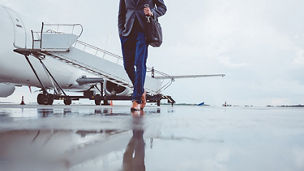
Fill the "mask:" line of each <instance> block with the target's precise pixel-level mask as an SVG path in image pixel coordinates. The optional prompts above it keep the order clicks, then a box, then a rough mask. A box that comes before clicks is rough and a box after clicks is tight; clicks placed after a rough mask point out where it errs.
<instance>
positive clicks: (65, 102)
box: [63, 98, 72, 106]
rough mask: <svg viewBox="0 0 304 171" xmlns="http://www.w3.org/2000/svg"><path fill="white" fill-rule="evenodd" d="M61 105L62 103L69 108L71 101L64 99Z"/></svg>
mask: <svg viewBox="0 0 304 171" xmlns="http://www.w3.org/2000/svg"><path fill="white" fill-rule="evenodd" d="M63 103H64V104H65V105H67V106H69V105H71V104H72V100H71V99H69V98H67V99H64V100H63Z"/></svg>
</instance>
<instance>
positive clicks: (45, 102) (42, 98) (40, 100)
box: [37, 94, 49, 105]
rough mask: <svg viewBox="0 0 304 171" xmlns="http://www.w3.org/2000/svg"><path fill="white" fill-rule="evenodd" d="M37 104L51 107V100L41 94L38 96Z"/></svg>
mask: <svg viewBox="0 0 304 171" xmlns="http://www.w3.org/2000/svg"><path fill="white" fill-rule="evenodd" d="M37 103H38V104H39V105H49V98H48V95H46V94H39V95H38V96H37Z"/></svg>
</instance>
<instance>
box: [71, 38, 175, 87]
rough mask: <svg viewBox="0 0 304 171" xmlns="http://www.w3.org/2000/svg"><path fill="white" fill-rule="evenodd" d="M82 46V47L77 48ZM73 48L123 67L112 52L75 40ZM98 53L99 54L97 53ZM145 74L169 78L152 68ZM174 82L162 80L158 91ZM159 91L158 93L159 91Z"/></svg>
mask: <svg viewBox="0 0 304 171" xmlns="http://www.w3.org/2000/svg"><path fill="white" fill-rule="evenodd" d="M79 45H80V46H82V47H79ZM73 47H74V48H77V49H80V50H83V51H85V52H87V53H89V54H92V55H95V56H98V57H101V58H102V59H105V60H109V59H108V58H105V57H106V55H108V56H110V57H113V58H114V60H115V61H116V64H120V65H123V57H122V56H119V55H117V54H114V53H112V52H109V51H107V50H104V49H101V48H99V47H96V46H94V45H91V44H89V43H86V42H83V41H80V40H77V41H76V42H75V43H74V45H73ZM98 52H100V53H98ZM100 54H101V55H102V56H100ZM110 61H111V62H113V61H112V60H110ZM147 72H151V73H152V74H151V75H152V78H153V77H154V76H157V75H158V76H162V77H171V76H170V75H169V74H167V73H164V72H161V71H159V70H156V69H154V67H147ZM173 81H174V79H167V80H162V85H163V86H162V87H161V88H160V90H165V89H167V88H168V87H169V86H170V85H171V84H172V82H173ZM160 90H159V91H160Z"/></svg>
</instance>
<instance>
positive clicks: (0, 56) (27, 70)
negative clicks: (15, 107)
mask: <svg viewBox="0 0 304 171" xmlns="http://www.w3.org/2000/svg"><path fill="white" fill-rule="evenodd" d="M0 26H1V27H0V83H13V84H18V85H20V84H21V85H27V86H35V87H41V85H40V84H39V82H38V80H37V78H36V76H35V75H34V73H33V71H32V69H31V67H30V65H29V64H28V62H27V61H26V58H25V57H24V56H23V55H21V54H17V53H16V52H14V51H13V50H14V49H16V48H17V47H19V48H26V47H27V48H30V47H31V44H28V43H27V40H28V39H32V38H31V36H30V34H29V33H28V32H27V31H26V29H25V26H24V24H23V22H22V19H21V18H20V17H19V16H18V14H17V13H16V12H14V11H13V10H11V9H9V8H6V7H4V6H1V5H0ZM29 59H30V60H31V62H32V64H33V66H34V68H35V70H36V71H37V73H38V75H39V77H40V79H41V81H42V83H43V85H44V86H45V87H46V88H52V87H53V85H52V83H51V81H50V78H49V76H48V75H47V74H46V72H45V70H44V69H43V67H42V65H41V64H40V62H39V60H38V59H36V58H35V57H33V56H29ZM43 62H44V64H45V65H46V66H47V68H48V69H49V70H50V72H51V73H52V74H53V76H54V77H55V79H56V80H57V82H58V83H59V85H60V86H61V87H62V88H63V89H77V90H86V89H88V88H89V86H90V85H81V86H80V85H79V84H78V83H77V82H76V80H77V79H78V78H80V77H81V76H83V75H86V76H92V75H91V74H90V73H88V72H86V71H83V70H80V69H78V68H75V67H73V66H70V65H68V64H66V63H64V62H62V61H59V60H56V59H54V58H51V57H46V58H45V59H44V60H43Z"/></svg>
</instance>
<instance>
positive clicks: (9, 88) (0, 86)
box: [0, 83, 15, 97]
mask: <svg viewBox="0 0 304 171" xmlns="http://www.w3.org/2000/svg"><path fill="white" fill-rule="evenodd" d="M14 91H15V86H13V85H12V84H6V83H0V97H8V96H10V95H12V94H13V93H14Z"/></svg>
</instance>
